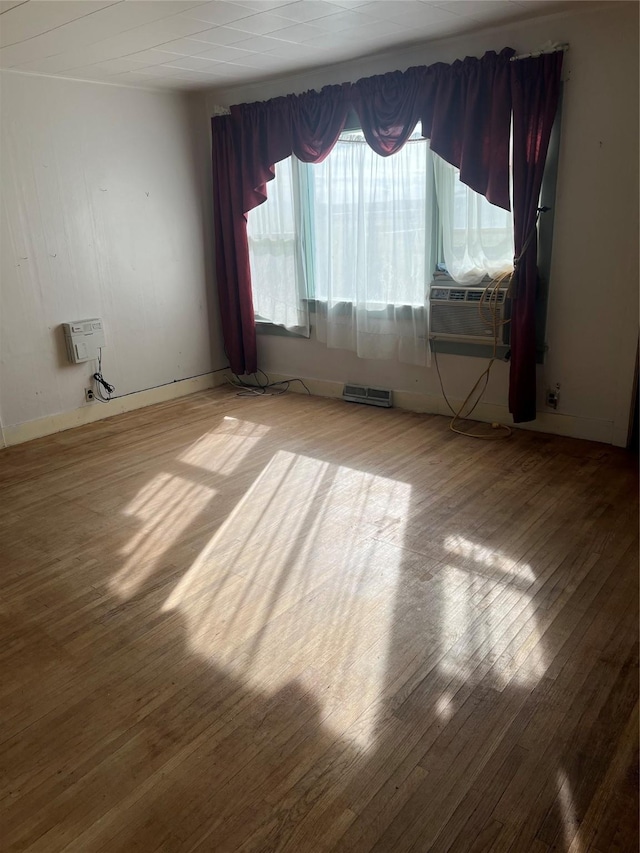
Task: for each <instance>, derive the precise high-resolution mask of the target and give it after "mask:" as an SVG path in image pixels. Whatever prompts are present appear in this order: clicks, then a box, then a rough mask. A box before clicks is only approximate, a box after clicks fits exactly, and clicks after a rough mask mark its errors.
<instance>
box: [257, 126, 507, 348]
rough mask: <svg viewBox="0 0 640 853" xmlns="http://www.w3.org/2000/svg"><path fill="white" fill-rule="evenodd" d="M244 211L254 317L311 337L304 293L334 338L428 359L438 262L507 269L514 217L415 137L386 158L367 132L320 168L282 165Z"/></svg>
mask: <svg viewBox="0 0 640 853" xmlns="http://www.w3.org/2000/svg"><path fill="white" fill-rule="evenodd" d="M268 192H269V198H268V200H267V201H266V202H265V203H264V204H262V205H261V206H260V207H258V208H256V209H255V210H253V211H251V213H250V214H249V218H248V236H249V253H250V262H251V270H252V282H253V296H254V308H255V312H256V317H257V319H258V321H259V322H270V323H274V324H276V325H280V326H284V327H285V328H288V329H292V330H294V331H297V332H302V333H304V334H307V335H308V333H309V326H308V312H307V310H306V308H307V304H308V300H309V299H313V300H315V303H314V304H315V308H316V321H317V322H316V327H317V334H318V338H319V339H320V340H324V341H325V342H326V343H327V345H328V346H338V347H344V348H347V349H353V350H355V351H356V352H357V353H358V354H359V355H361V356H363V357H369V358H387V357H392V356H394V355H397V356H398V357H400V359H401V360H408V361H410V362H411V363H424V353H425V351H426V337H427V335H426V318H427V301H426V300H427V296H428V289H429V283H430V281H431V277H432V273H433V271H434V269H435V268H436V266H437V265H438V264H440V265H441V267H440V268H441V269H442V268H446V269H447V270H448V272H449V273H450V274H451V275H452V277H454V278H455V280H456V281H460V282H461V283H464V284H471V283H477V282H478V281H481V280H482V279H483V278H484V277H485V276H487V275H489V276H495V275H497V274H498V273H500V272H504V271H505V270H508V269H510V268H511V266H512V259H513V232H512V224H511V214H510V213H508V212H507V211H503V210H501V209H500V208H497V207H495V206H494V205H491V204H489V202H488V201H487V200H486V199H485V198H484V197H483V196H480V195H478V194H477V193H475V192H473V191H472V190H470V189H469V188H468V187H466V186H465V185H464V184H462V183H461V182H460V180H459V176H458V170H457V169H455V168H454V167H453V166H450V165H449V164H448V163H445V162H444V161H443V160H441V159H440V158H439V157H437V155H434V154H432V152H431V149H430V146H429V141H428V140H427V139H424V138H423V137H422V136H420V135H419V133H414V134H413V136H412V137H411V139H410V140H409V141H408V142H407V143H406V145H405V146H404V148H403V149H402V150H401V151H400V152H398V153H397V154H394V155H392V156H391V157H380V156H378V155H377V154H376V153H375V152H374V151H373V150H372V149H371V148H370V147H369V146H368V145H367V143H366V141H365V139H364V135H363V134H362V132H361V131H347V132H345V133H343V134H342V135H341V136H340V139H339V140H338V142H337V143H336V145H335V147H334V149H333V151H332V152H331V154H330V155H329V156H328V157H327V158H326V159H325V160H324V162H322V163H320V164H317V165H307V164H303V163H299V162H298V161H297V160H295V158H289V159H288V160H285V161H282V162H281V163H278V164H277V165H276V178H275V180H274V181H272V182H271V183H270V184H269V189H268Z"/></svg>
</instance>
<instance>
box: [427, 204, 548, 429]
mask: <svg viewBox="0 0 640 853" xmlns="http://www.w3.org/2000/svg"><path fill="white" fill-rule="evenodd" d="M548 210H549V208H548V207H539V208H537V210H536V218H535V221H534V223H533V225H532V227H531V229H530V230H529V233H528V234H527V236H526V239H525V241H524V244H523V246H522V249H521V250H520V253H519V254H518V255H517V256H516V257H515V258H514V259H513V271H512V272H507V273H503V274H502V275H500V276H498V277H497V278H496V279H494V280H493V281H491V282H489V284H487V286H486V287H485V288H484V290H483V291H482V295H481V297H480V301H479V303H478V312H479V314H480V319H481V320H482V322H483V323H485V325H489V326H490V327H491V329H492V331H493V351H492V353H491V358H490V359H489V363H488V364H487V366H486V368H485V369H484V370H483V371H482V373H481V374H480V376H479V377H478V379H477V380H476V382H475V384H474V385H473V387H472V389H471V391H469V393H468V394H467V396H466V397H465V399H464V401H463V402H462V404H461V405H460V406H459V407H458V409H455V408H454V407H453V406H452V405H451V403H450V402H449V398H448V397H447V394H446V392H445V390H444V383H443V381H442V375H441V373H440V365H439V363H438V353H437V351H436V350H435V349H434V351H433V355H434V361H435V364H436V371H437V373H438V381H439V382H440V390H441V391H442V396H443V397H444V401H445V403H446V404H447V406H448V408H449V411H450V412H451V414H452V415H453V417H452V418H451V421H450V422H449V429H450V430H451V431H452V432H455V433H457V434H458V435H466V436H467V437H468V438H480V439H483V440H484V441H495V440H497V439H501V438H509V436H510V435H511V434H512V429H511V427H509V426H507V425H506V424H501V423H497V422H495V421H494V422H493V423H492V424H491V429H492V430H496V431H497V430H499V432H481V433H478V432H469V431H468V430H464V429H461V428H460V426H458V421H465V420H468V419H469V415H471V413H472V412H473V411H474V410H475V408H476V406H477V405H478V403H479V402H480V401H481V400H482V398H483V396H484V393H485V391H486V390H487V386H488V384H489V376H490V374H491V368H492V367H493V365H494V362H495V361H496V360H497V358H498V330H499V329H500V327H501V326H506V325H507V324H508V323H510V322H511V320H501V319H499V316H498V299H499V293H500V289H501V287H502V283H503V282H504V281H505V280H506V279H509V284H508V285H507V288H506V291H505V296H504V298H505V300H506V299H507V297H509V296H510V295H511V291H512V288H513V287H514V285H517V279H518V273H519V266H520V261H521V260H522V258H523V257H524V254H525V252H526V251H527V249H528V248H529V246H530V245H531V241H532V240H533V237H534V235H535V233H536V229H537V227H538V219H539V218H540V214H541V213H546V212H547V211H548ZM487 294H489V310H490V318H489V319H488V320H487V318H486V317H485V316H483V314H482V308H483V305H484V302H485V300H486V298H487ZM483 380H484V384H483ZM481 385H482V387H481V390H480V393H479V394H478V396H477V397H476V400H475V402H474V403H473V405H472V406H471V408H470V409H469V410H468V411H467V412H465V413H464V414H463V412H464V409H465V406H467V405H468V404H469V402H470V401H471V399H472V398H473V396H474V394H475V393H476V391H477V390H478V388H479V387H480V386H481Z"/></svg>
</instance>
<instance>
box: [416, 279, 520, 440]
mask: <svg viewBox="0 0 640 853" xmlns="http://www.w3.org/2000/svg"><path fill="white" fill-rule="evenodd" d="M507 277H509V286H508V287H507V290H506V292H505V296H504V298H505V299H506V297H507V295H508V294H509V289H510V287H511V279H512V273H503V275H501V276H498V278H496V279H495V280H494V281H492V282H490V283H489V284H487V286H486V287H485V288H484V290H483V291H482V295H481V297H480V301H479V302H478V313H479V315H480V319H481V320H482V322H483V323H485V325H489V326H490V327H491V329H492V331H493V351H492V354H491V358H490V359H489V363H488V364H487V366H486V368H485V369H484V370H483V371H482V373H481V374H480V376H479V377H478V378H477V380H476V382H475V384H474V385H473V387H472V389H471V391H469V393H468V394H467V396H466V397H465V399H464V401H463V402H462V404H461V405H460V406H459V407H458V409H457V410H456V409H454V407H453V406H452V405H451V403H450V401H449V398H448V397H447V394H446V391H445V390H444V382H443V381H442V374H441V373H440V364H439V362H438V353H437V351H436V350H435V349H434V351H433V355H434V361H435V364H436V372H437V374H438V381H439V383H440V390H441V391H442V396H443V397H444V401H445V403H446V404H447V406H448V408H449V411H450V412H451V414H452V415H453V417H452V418H451V421H450V422H449V429H450V430H451V431H452V432H455V433H457V434H458V435H465V436H467V437H468V438H479V439H482V440H483V441H496V440H498V439H502V438H509V436H510V435H511V427H508V426H507V425H506V424H500V423H492V424H491V428H492V429H493V430H500V432H490V433H487V432H470V431H469V430H465V429H462V428H461V427H460V426H459V425H458V421H465V420H468V419H469V416H470V415H471V414H472V412H473V411H474V409H475V408H476V406H477V405H478V403H479V402H480V400H481V399H482V397H483V396H484V393H485V391H486V390H487V385H488V384H489V376H490V374H491V368H492V367H493V365H494V362H495V361H496V360H497V358H498V329H499V328H501V327H502V326H506V325H507V323H509V322H510V320H500V319H499V316H498V305H499V302H498V300H499V293H500V288H501V286H502V283H503V281H504V280H505V279H506V278H507ZM487 294H489V306H488V307H489V311H490V315H491V316H490V318H489V319H487V318H486V317H485V316H484V315H483V313H482V311H483V308H484V306H485V301H486V299H487ZM480 386H481V387H480ZM478 388H480V391H479V393H478V395H477V397H476V399H475V402H474V403H473V405H472V406H471V407H470V408H469V409H468V411H466V412H464V409H465V407H466V406H467V405H468V404H469V403H470V401H471V399H472V398H473V396H474V394H476V392H477V391H478ZM463 412H464V414H463Z"/></svg>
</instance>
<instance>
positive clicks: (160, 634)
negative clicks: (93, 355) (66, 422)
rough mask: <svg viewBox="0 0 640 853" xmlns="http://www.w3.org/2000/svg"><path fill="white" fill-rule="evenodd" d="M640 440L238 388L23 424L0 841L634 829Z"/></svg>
mask: <svg viewBox="0 0 640 853" xmlns="http://www.w3.org/2000/svg"><path fill="white" fill-rule="evenodd" d="M636 462H637V460H636V458H635V457H633V456H630V455H629V454H628V453H626V452H625V451H621V450H617V449H614V448H609V447H606V446H604V445H596V444H590V443H588V442H581V441H576V440H571V439H563V438H558V437H552V436H546V435H541V434H535V433H530V432H524V431H517V432H516V433H515V434H514V436H513V437H512V438H511V439H509V440H508V441H500V442H491V443H490V442H480V441H474V440H473V439H467V438H464V437H460V436H456V435H454V434H453V433H452V432H450V431H449V430H448V428H447V420H446V419H445V418H440V417H435V416H433V417H432V416H426V415H414V414H410V413H407V412H400V411H396V410H380V409H372V408H368V407H363V406H356V405H349V404H345V403H342V402H341V401H336V400H323V399H319V398H314V397H306V396H302V395H296V394H287V395H283V396H280V397H271V398H266V397H265V398H240V397H237V396H236V395H235V393H234V392H233V391H232V390H230V389H217V390H215V391H211V392H206V393H201V394H196V395H193V396H191V397H188V398H184V399H182V400H177V401H173V402H171V403H167V404H162V405H159V406H155V407H153V408H149V409H145V410H142V411H138V412H133V413H129V414H126V415H121V416H118V417H115V418H111V419H109V420H106V421H102V422H99V423H95V424H92V425H90V426H87V427H82V428H79V429H75V430H71V431H68V432H65V433H60V434H58V435H56V436H52V437H49V438H46V439H41V440H38V441H34V442H31V443H29V444H26V445H21V446H18V447H15V448H10V449H8V450H5V451H2V452H1V453H0V539H1V544H2V551H1V556H0V560H1V563H2V574H1V580H0V608H1V614H2V623H1V627H0V638H1V639H2V644H1V646H0V658H1V660H2V668H3V677H2V680H1V681H0V702H1V707H2V728H1V732H0V740H1V742H2V746H1V748H0V753H1V759H0V760H1V766H2V776H1V778H0V827H1V829H0V849H2V850H6V851H23V850H24V851H33V853H36V851H38V853H55V851H82V853H85V851H127V852H128V851H144V853H152V851H180V853H182V851H185V853H187V851H196V850H198V851H216V853H218V851H222V853H226V851H243V853H248V851H260V853H262V851H292V853H316V851H318V853H322V851H362V853H364V851H376V853H404V851H438V853H440V851H442V853H444V851H452V852H453V851H460V853H469V851H472V853H480V851H484V853H498V851H513V853H521V851H534V853H547V851H551V850H560V851H566V853H588V852H590V853H606V851H633V850H636V849H637V847H638V830H637V824H638V809H637V784H638V773H637V748H638V747H637V734H638V669H637V667H638V641H637V637H638V542H637V518H638V505H637V477H636V467H637V465H636Z"/></svg>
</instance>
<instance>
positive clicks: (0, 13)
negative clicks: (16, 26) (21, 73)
mask: <svg viewBox="0 0 640 853" xmlns="http://www.w3.org/2000/svg"><path fill="white" fill-rule="evenodd" d="M28 2H29V0H22V3H16V5H15V6H12V7H11V8H10V9H5V10H4V12H0V17H2V15H6V14H7V12H13V10H14V9H17V8H18V7H19V6H24V4H25V3H28ZM113 5H115V4H113ZM98 11H99V10H98ZM62 26H64V24H62ZM16 44H19V42H16Z"/></svg>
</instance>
